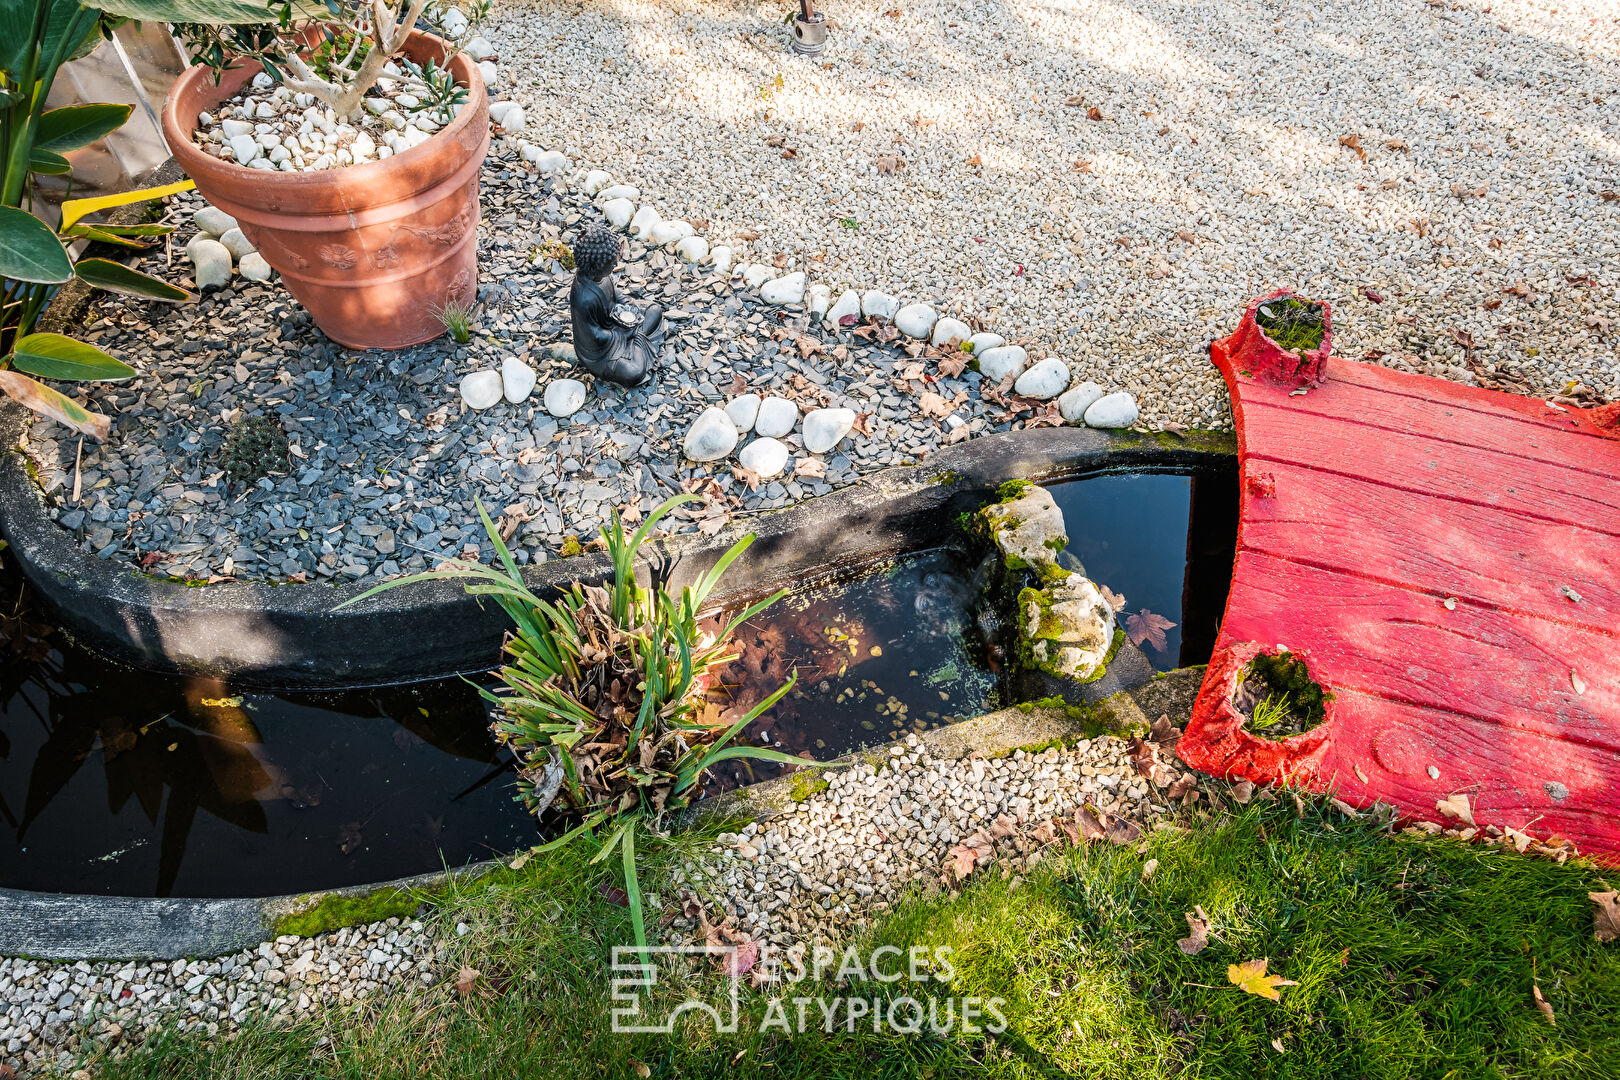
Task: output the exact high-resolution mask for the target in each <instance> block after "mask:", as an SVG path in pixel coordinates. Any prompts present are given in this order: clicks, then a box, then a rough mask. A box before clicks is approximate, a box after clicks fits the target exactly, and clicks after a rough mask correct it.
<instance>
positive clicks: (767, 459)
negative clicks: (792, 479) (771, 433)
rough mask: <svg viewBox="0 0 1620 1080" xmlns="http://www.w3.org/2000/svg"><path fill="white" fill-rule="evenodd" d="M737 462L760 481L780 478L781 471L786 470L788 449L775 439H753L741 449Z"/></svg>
mask: <svg viewBox="0 0 1620 1080" xmlns="http://www.w3.org/2000/svg"><path fill="white" fill-rule="evenodd" d="M737 461H738V463H739V464H741V465H742V467H743V468H745V469H747V470H749V471H750V472H752V473H754V474H756V475H757V476H758V477H759V478H760V479H761V480H769V479H770V478H771V477H773V476H781V475H782V470H783V469H785V468H787V463H788V448H787V445H786V444H785V443H780V442H777V441H776V440H775V439H755V440H754V441H753V442H751V443H749V444H748V445H747V446H745V447H743V448H742V453H740V454H738V455H737Z"/></svg>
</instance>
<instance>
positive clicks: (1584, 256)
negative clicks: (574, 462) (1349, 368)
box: [487, 0, 1620, 427]
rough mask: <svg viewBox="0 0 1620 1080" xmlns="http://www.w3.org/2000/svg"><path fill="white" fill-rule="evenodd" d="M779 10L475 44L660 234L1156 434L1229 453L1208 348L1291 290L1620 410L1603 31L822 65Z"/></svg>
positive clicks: (1132, 27) (1043, 34) (1104, 14)
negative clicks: (806, 279) (924, 333)
mask: <svg viewBox="0 0 1620 1080" xmlns="http://www.w3.org/2000/svg"><path fill="white" fill-rule="evenodd" d="M781 10H782V6H781V5H777V6H776V7H768V8H761V7H760V6H759V5H757V4H752V3H741V2H737V0H731V2H727V0H716V2H712V3H705V4H703V5H701V6H692V5H681V4H676V5H670V4H667V3H662V2H654V0H623V2H621V3H616V4H612V5H586V6H585V7H584V8H580V7H578V6H577V5H574V4H565V3H560V2H557V0H515V2H512V3H506V4H502V5H500V6H499V7H498V9H497V11H496V12H495V15H494V19H495V25H494V26H493V27H492V28H490V29H489V32H488V35H487V36H489V37H490V39H491V40H492V41H493V43H494V44H495V46H496V47H497V49H499V50H500V51H501V53H502V54H503V62H505V63H506V65H507V70H508V71H509V72H510V74H511V76H512V83H511V87H510V89H511V93H512V95H513V96H514V97H515V98H516V99H518V100H521V101H523V102H525V104H526V106H527V112H528V115H529V117H530V123H531V131H532V132H534V133H535V135H534V137H536V138H540V137H546V138H549V139H551V140H553V142H554V143H555V144H556V145H558V146H563V147H566V148H567V149H568V151H569V153H570V154H571V155H573V156H574V157H575V160H576V161H579V162H583V163H587V164H589V163H596V164H598V165H600V167H603V168H607V169H611V170H613V171H614V174H615V177H616V178H618V179H621V180H625V181H628V182H630V183H633V184H637V185H639V186H640V187H641V188H642V189H643V190H644V191H646V192H648V193H649V194H650V196H651V197H652V199H653V201H654V202H655V203H656V204H657V205H658V207H659V209H660V211H661V212H662V213H663V214H664V216H666V217H669V216H688V217H689V216H700V217H704V218H709V219H712V221H713V226H712V228H711V230H710V231H709V234H708V235H709V237H710V239H711V240H712V241H713V242H715V243H722V244H730V245H733V246H735V247H736V248H737V251H738V258H739V259H742V260H749V261H755V262H758V261H764V260H767V259H768V258H769V256H770V255H771V254H773V253H781V254H784V255H786V256H788V257H789V259H790V260H791V261H792V263H793V264H794V265H795V266H796V267H797V268H802V269H807V270H809V272H810V277H811V279H812V280H813V281H818V282H824V283H826V284H829V285H831V286H833V290H834V294H835V295H836V294H837V291H838V287H839V286H840V285H841V284H843V283H845V282H848V283H850V284H852V285H854V286H856V287H858V288H868V287H874V286H875V287H879V288H884V289H886V290H888V291H891V292H895V293H897V294H898V295H900V296H901V297H902V298H904V299H906V300H925V301H931V302H933V303H935V304H936V306H938V307H939V308H940V309H941V310H942V311H945V312H953V311H957V310H960V311H961V312H964V313H969V314H973V315H976V316H978V317H980V318H983V319H985V320H986V321H987V322H989V323H990V324H991V325H992V327H993V328H994V329H995V330H996V331H997V332H998V333H1001V334H1004V335H1005V336H1007V337H1008V338H1009V339H1013V340H1020V339H1022V340H1026V341H1027V342H1028V343H1029V345H1030V351H1031V353H1032V354H1033V355H1037V356H1038V355H1042V354H1045V353H1053V354H1056V355H1059V356H1062V357H1064V358H1065V359H1067V360H1069V361H1070V363H1071V367H1072V368H1073V370H1074V373H1075V375H1076V376H1077V378H1079V379H1081V380H1084V379H1093V380H1095V381H1097V382H1099V383H1102V384H1103V385H1105V386H1111V387H1112V386H1119V385H1123V387H1124V389H1127V390H1130V391H1133V392H1134V393H1135V394H1136V395H1137V397H1138V399H1139V400H1140V401H1141V403H1142V408H1143V419H1144V420H1145V421H1146V422H1147V423H1148V425H1149V426H1152V427H1157V426H1159V425H1161V424H1162V423H1164V422H1166V421H1175V422H1179V423H1182V424H1186V425H1189V426H1222V425H1228V424H1229V423H1230V418H1229V412H1228V406H1227V403H1226V400H1225V392H1224V388H1223V387H1222V385H1221V381H1220V379H1219V377H1218V376H1217V374H1216V373H1215V371H1214V369H1213V368H1212V367H1211V366H1210V364H1209V359H1208V349H1207V343H1208V341H1209V339H1211V338H1213V337H1216V336H1220V335H1222V334H1225V333H1227V332H1229V331H1230V330H1231V328H1232V326H1233V324H1234V322H1235V320H1236V319H1237V317H1238V315H1239V314H1240V313H1241V311H1242V309H1243V305H1244V303H1245V302H1246V301H1247V300H1248V299H1249V298H1251V297H1253V296H1255V295H1258V294H1260V293H1262V292H1266V291H1270V290H1271V289H1272V288H1274V287H1277V286H1283V285H1286V286H1289V287H1292V288H1294V289H1296V290H1297V291H1299V292H1301V293H1303V294H1305V295H1309V296H1313V297H1319V298H1322V299H1326V300H1329V301H1330V302H1331V303H1332V304H1333V307H1334V330H1335V351H1336V352H1337V353H1339V354H1340V355H1343V356H1348V357H1351V358H1355V359H1360V358H1362V357H1364V356H1369V355H1372V354H1374V353H1381V354H1382V356H1379V357H1378V359H1379V362H1381V363H1384V364H1387V365H1390V366H1393V367H1398V368H1405V369H1411V370H1417V371H1425V372H1431V373H1434V374H1438V375H1442V376H1444V377H1447V378H1454V379H1459V380H1464V381H1469V380H1473V379H1478V378H1481V377H1483V378H1487V379H1491V380H1492V381H1499V382H1501V383H1502V384H1503V385H1504V386H1505V387H1508V388H1512V389H1521V390H1523V391H1525V392H1528V393H1533V394H1535V395H1537V396H1542V397H1545V396H1548V395H1552V394H1558V393H1563V392H1565V390H1566V388H1568V387H1569V385H1570V384H1571V383H1584V384H1586V385H1587V386H1589V387H1591V388H1593V389H1594V390H1595V391H1597V392H1599V393H1601V394H1604V395H1607V396H1609V397H1610V398H1614V397H1620V361H1617V359H1616V347H1615V341H1616V334H1617V333H1620V304H1617V300H1620V296H1617V289H1620V200H1612V201H1605V200H1604V198H1603V196H1602V193H1603V192H1605V191H1607V192H1610V193H1615V192H1620V20H1616V18H1615V8H1614V4H1613V0H1538V2H1523V0H1467V2H1461V3H1452V2H1449V0H1446V2H1442V0H1428V2H1424V0H1327V2H1323V3H1316V4H1309V5H1303V6H1302V5H1299V4H1293V3H1282V2H1252V0H1249V2H1243V3H1222V4H1183V3H1176V2H1174V0H1131V2H1130V3H1127V4H1118V3H1111V2H1105V0H1070V2H1066V3H1063V4H1061V5H1054V4H1047V3H1039V2H1035V0H1007V2H1001V3H992V2H985V0H917V2H912V3H905V4H899V3H895V2H893V0H868V2H861V0H848V2H841V3H839V4H837V5H835V6H834V7H832V8H830V9H829V15H830V18H831V19H832V21H833V22H835V23H836V24H837V26H836V28H835V29H834V30H833V31H832V33H831V35H830V40H829V46H828V50H827V54H826V55H825V56H823V57H817V58H806V57H799V56H796V55H794V54H792V53H791V52H789V51H788V50H787V49H786V48H785V46H784V41H785V34H786V29H785V28H784V27H782V26H781V25H780V13H781ZM558 72H567V77H566V78H559V77H558ZM1092 108H1095V109H1096V110H1097V114H1098V115H1100V116H1101V117H1102V119H1100V120H1090V119H1087V116H1088V112H1089V110H1090V109H1092ZM609 117H634V118H635V120H634V122H630V123H614V122H608V121H607V119H606V118H609ZM1352 136H1353V137H1355V138H1356V140H1357V141H1359V144H1360V146H1361V148H1362V152H1364V153H1365V154H1366V158H1365V160H1363V159H1362V158H1361V156H1360V154H1358V153H1357V152H1356V151H1355V149H1354V148H1352V147H1348V146H1345V145H1341V143H1340V139H1341V138H1343V137H1352ZM768 138H774V139H781V140H784V141H783V142H781V143H780V144H779V145H771V144H770V143H768V142H767V141H766V140H767V139H768ZM787 149H792V150H794V151H796V153H795V154H793V155H792V156H791V157H784V156H783V155H784V152H785V150H787ZM890 156H893V157H896V158H898V159H899V160H901V161H903V162H904V168H901V169H894V170H893V171H888V172H885V171H882V169H883V165H884V164H885V163H883V162H882V159H883V158H886V157H890ZM1077 163H1080V164H1083V166H1084V168H1085V169H1086V171H1084V172H1082V171H1077ZM888 164H892V163H888ZM1454 189H1455V191H1456V193H1454ZM1481 189H1483V193H1482V194H1479V195H1477V196H1476V195H1475V194H1474V192H1479V191H1481ZM846 223H847V225H852V226H858V228H850V227H846ZM755 232H757V233H758V234H759V235H758V238H757V239H754V240H746V239H744V237H745V236H746V235H747V234H750V233H755ZM1020 272H1021V273H1020ZM1521 284H1522V285H1525V286H1528V287H1529V288H1530V289H1531V290H1533V292H1534V294H1535V296H1536V299H1534V300H1527V299H1525V298H1523V297H1521V296H1519V295H1515V294H1512V293H1505V292H1504V291H1503V290H1504V289H1510V288H1514V287H1515V286H1519V285H1521ZM1367 289H1371V290H1373V291H1374V292H1375V293H1376V294H1378V295H1379V296H1380V297H1381V298H1382V303H1375V302H1373V301H1372V300H1370V299H1368V297H1367V295H1366V292H1365V290H1367ZM1498 301H1500V306H1499V307H1493V306H1490V305H1493V304H1495V303H1496V302H1498ZM1452 330H1456V331H1458V332H1461V333H1464V334H1467V335H1471V338H1472V340H1473V342H1474V343H1475V349H1474V353H1473V356H1472V361H1473V366H1474V367H1476V368H1478V370H1479V371H1480V372H1482V373H1483V376H1481V375H1478V374H1475V373H1474V371H1473V370H1471V369H1470V366H1469V359H1470V357H1469V353H1468V350H1466V349H1465V348H1464V346H1463V345H1462V344H1460V343H1459V342H1458V341H1457V340H1456V339H1455V338H1454V337H1453V335H1452V334H1451V333H1450V331H1452ZM1493 368H1494V369H1495V370H1493Z"/></svg>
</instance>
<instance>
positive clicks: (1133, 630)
mask: <svg viewBox="0 0 1620 1080" xmlns="http://www.w3.org/2000/svg"><path fill="white" fill-rule="evenodd" d="M1175 625H1176V624H1175V623H1173V622H1171V621H1170V620H1169V619H1167V618H1165V617H1164V616H1163V615H1158V614H1155V613H1154V612H1151V611H1149V610H1148V609H1147V608H1143V609H1142V610H1141V611H1138V612H1136V613H1135V614H1133V615H1127V616H1125V635H1126V636H1127V637H1129V638H1130V639H1131V644H1132V645H1141V644H1142V642H1144V641H1145V642H1147V643H1148V644H1149V645H1151V646H1153V648H1154V649H1155V650H1157V651H1159V652H1163V651H1164V650H1165V647H1166V645H1167V644H1168V643H1167V641H1166V639H1165V636H1164V632H1165V631H1166V630H1169V629H1170V628H1171V627H1173V626H1175Z"/></svg>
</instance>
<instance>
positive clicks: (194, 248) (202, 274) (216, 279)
mask: <svg viewBox="0 0 1620 1080" xmlns="http://www.w3.org/2000/svg"><path fill="white" fill-rule="evenodd" d="M186 255H187V256H188V257H189V258H190V259H191V268H192V275H191V276H192V277H193V278H194V279H195V280H196V282H197V288H198V289H221V288H224V287H225V283H226V282H228V281H230V280H231V253H230V251H229V250H228V249H227V248H226V247H225V245H224V244H222V243H220V242H219V241H218V240H203V239H199V240H193V241H192V242H191V243H190V244H187V245H186Z"/></svg>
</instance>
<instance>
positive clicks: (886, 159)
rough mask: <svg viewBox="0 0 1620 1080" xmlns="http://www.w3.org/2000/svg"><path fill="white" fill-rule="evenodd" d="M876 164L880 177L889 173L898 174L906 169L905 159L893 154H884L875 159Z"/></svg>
mask: <svg viewBox="0 0 1620 1080" xmlns="http://www.w3.org/2000/svg"><path fill="white" fill-rule="evenodd" d="M876 164H877V171H878V174H879V175H881V176H888V175H889V174H890V173H896V172H899V171H900V170H901V169H904V168H905V167H906V162H905V159H904V158H901V157H898V156H897V155H894V154H884V155H883V156H882V157H880V158H878V159H877V162H876Z"/></svg>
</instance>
